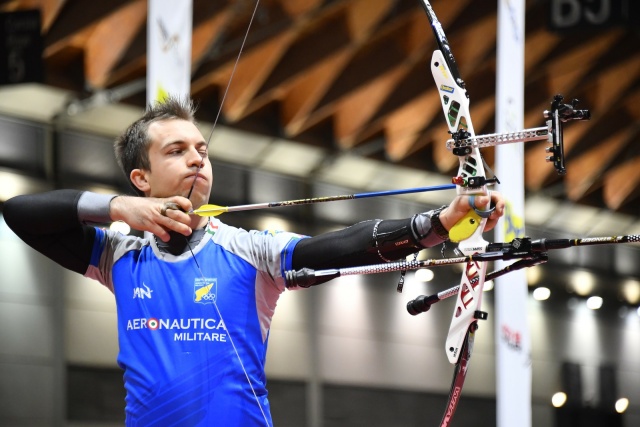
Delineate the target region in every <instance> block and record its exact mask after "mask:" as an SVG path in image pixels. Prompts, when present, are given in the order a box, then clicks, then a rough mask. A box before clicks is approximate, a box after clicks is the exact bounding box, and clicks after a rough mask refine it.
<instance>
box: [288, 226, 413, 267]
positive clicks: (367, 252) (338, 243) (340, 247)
mask: <svg viewBox="0 0 640 427" xmlns="http://www.w3.org/2000/svg"><path fill="white" fill-rule="evenodd" d="M376 225H377V229H376V228H375V227H376ZM411 225H412V219H411V218H407V219H394V220H384V221H380V220H371V221H364V222H360V223H358V224H355V225H352V226H351V227H348V228H345V229H344V230H339V231H334V232H331V233H325V234H321V235H319V236H316V237H311V238H308V239H303V240H301V241H300V242H299V243H298V244H297V246H296V248H295V249H294V251H293V259H292V265H293V268H294V269H295V270H299V269H301V268H304V267H307V268H312V269H316V270H318V269H329V268H343V267H352V266H355V265H368V264H377V263H382V262H386V261H388V260H397V259H400V258H404V257H406V256H407V255H410V254H412V253H414V252H417V251H419V250H420V249H422V248H423V247H422V246H421V245H420V244H418V242H417V239H416V238H415V236H414V233H413V232H412V230H411ZM374 231H375V232H374ZM374 236H375V237H374Z"/></svg>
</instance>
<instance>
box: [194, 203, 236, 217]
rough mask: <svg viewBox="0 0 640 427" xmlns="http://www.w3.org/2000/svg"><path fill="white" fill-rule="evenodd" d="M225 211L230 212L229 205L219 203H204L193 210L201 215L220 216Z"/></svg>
mask: <svg viewBox="0 0 640 427" xmlns="http://www.w3.org/2000/svg"><path fill="white" fill-rule="evenodd" d="M225 212H229V207H228V206H218V205H202V206H200V207H199V208H198V209H196V210H194V211H193V213H194V214H196V215H199V216H218V215H220V214H223V213H225Z"/></svg>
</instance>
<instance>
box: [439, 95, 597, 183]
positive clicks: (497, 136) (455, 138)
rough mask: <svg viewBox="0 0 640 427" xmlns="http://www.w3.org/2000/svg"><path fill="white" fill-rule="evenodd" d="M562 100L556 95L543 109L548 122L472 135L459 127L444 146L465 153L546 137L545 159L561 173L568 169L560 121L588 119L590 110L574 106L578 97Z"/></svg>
mask: <svg viewBox="0 0 640 427" xmlns="http://www.w3.org/2000/svg"><path fill="white" fill-rule="evenodd" d="M563 100H564V97H563V96H562V95H560V94H558V95H555V96H554V97H553V101H552V102H551V109H549V110H545V111H544V113H543V115H544V118H545V119H547V121H546V124H547V126H543V127H538V128H532V129H524V130H520V131H516V132H507V133H493V134H488V135H478V136H475V137H471V135H470V134H469V132H467V131H466V130H465V129H460V130H458V131H457V132H454V133H452V134H451V139H450V140H448V141H447V149H449V150H451V151H452V152H453V154H455V155H456V156H467V155H469V153H471V150H472V149H473V148H474V147H478V148H484V147H493V146H496V145H502V144H511V143H514V142H530V141H542V140H545V139H546V140H547V141H548V142H549V144H551V146H550V147H547V148H546V149H545V152H546V153H549V154H551V155H550V156H548V157H547V158H546V160H547V162H552V163H553V166H554V168H555V169H556V171H557V172H558V175H564V174H565V173H567V170H566V168H565V167H564V140H563V136H562V132H563V123H566V122H568V121H570V120H589V119H590V118H591V113H590V111H589V110H578V109H576V106H577V105H578V102H579V101H578V100H577V99H573V100H572V101H571V104H563V103H562V101H563ZM477 179H478V182H480V181H483V182H486V183H491V181H492V180H494V179H495V178H489V179H486V178H484V177H478V178H477ZM456 180H458V177H456V178H454V181H453V183H454V184H457V185H464V183H459V180H458V181H456ZM472 184H473V185H472ZM472 184H469V183H467V185H469V186H476V185H479V184H477V183H475V182H474V183H472Z"/></svg>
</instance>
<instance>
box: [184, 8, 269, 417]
mask: <svg viewBox="0 0 640 427" xmlns="http://www.w3.org/2000/svg"><path fill="white" fill-rule="evenodd" d="M259 4H260V0H256V4H255V7H254V8H253V12H252V14H251V18H250V19H249V25H248V26H247V31H246V32H245V34H244V37H243V39H242V44H241V45H240V50H239V51H238V56H237V57H236V60H235V63H234V64H233V69H232V70H231V76H229V81H228V82H227V86H226V88H225V90H224V93H223V95H222V100H221V101H220V108H218V112H217V114H216V117H215V119H214V121H213V125H212V127H211V132H210V133H209V137H208V138H207V145H206V146H205V150H204V151H203V152H202V160H201V161H200V164H199V165H198V169H197V170H196V174H195V175H194V177H193V182H192V183H191V188H190V189H189V193H188V194H187V199H190V198H191V194H192V193H193V189H194V188H195V185H196V181H197V179H198V174H199V173H200V170H201V169H202V167H203V166H204V162H205V158H206V156H208V152H209V144H210V143H211V139H212V138H213V131H214V130H215V128H216V125H217V124H218V120H219V118H220V115H221V114H222V107H223V105H224V102H225V100H226V99H227V94H228V93H229V88H230V87H231V82H232V80H233V76H234V75H235V73H236V69H237V68H238V63H239V62H240V57H241V56H242V52H243V50H244V46H245V44H246V42H247V38H248V37H249V31H250V29H251V25H252V24H253V19H254V18H255V16H256V12H257V10H258V6H259ZM185 240H186V242H187V247H188V248H189V252H191V257H192V258H193V261H194V263H195V265H196V267H197V269H198V272H199V273H200V276H201V277H202V280H203V283H207V279H206V278H205V276H204V273H203V271H202V268H200V264H199V263H198V260H197V259H196V256H195V253H194V252H193V249H192V248H191V244H190V242H189V239H188V238H187V237H186V236H185ZM213 307H214V308H215V310H216V313H217V314H218V317H219V318H220V320H222V322H223V323H224V324H225V329H226V331H227V335H228V337H229V342H230V343H231V347H232V348H233V352H234V353H235V355H236V358H237V359H238V362H239V363H240V368H241V369H242V372H243V374H244V376H245V378H246V379H247V383H248V384H249V387H250V388H251V392H252V393H253V397H254V399H255V400H256V403H257V404H258V408H260V413H261V414H262V417H263V419H264V422H265V425H266V426H267V427H269V426H270V424H269V420H268V418H267V414H266V413H265V412H264V408H263V407H262V404H261V403H260V399H259V398H258V393H256V390H255V388H254V387H253V383H252V382H251V378H250V377H249V374H248V372H247V369H246V368H245V366H244V363H243V362H242V358H241V357H240V352H238V348H237V347H236V345H235V342H234V341H233V337H232V335H231V332H230V331H229V329H228V328H227V322H225V320H224V318H223V316H222V313H221V312H220V308H219V307H218V303H217V302H216V300H215V298H214V299H213Z"/></svg>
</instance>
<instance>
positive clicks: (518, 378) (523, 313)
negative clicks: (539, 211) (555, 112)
mask: <svg viewBox="0 0 640 427" xmlns="http://www.w3.org/2000/svg"><path fill="white" fill-rule="evenodd" d="M524 16H525V0H498V36H497V43H498V46H497V49H498V54H497V66H496V68H497V76H496V77H497V82H496V88H497V94H496V109H497V110H496V131H497V132H508V131H515V130H520V129H523V128H524V36H525V31H524V25H525V21H524ZM523 169H524V148H523V143H518V144H508V145H502V146H499V147H496V175H497V176H498V177H499V178H500V180H501V182H502V184H500V187H499V189H500V191H501V192H502V193H503V194H504V196H505V198H506V199H507V203H508V205H507V211H506V213H505V216H504V218H503V219H502V220H501V224H498V226H497V227H496V240H497V241H504V242H508V241H511V240H513V238H514V237H523V236H524V170H523ZM504 265H506V263H504V262H500V263H499V264H498V267H501V266H502V267H503V266H504ZM495 293H496V324H495V325H496V329H497V330H496V340H497V342H496V375H497V378H496V384H497V411H496V412H497V418H498V419H497V426H498V427H510V426H519V427H529V426H531V354H530V353H531V344H530V336H529V325H528V321H527V297H528V290H527V279H526V272H525V270H520V271H516V272H514V273H510V274H508V275H505V276H503V277H501V278H499V279H498V280H497V283H496V286H495Z"/></svg>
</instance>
